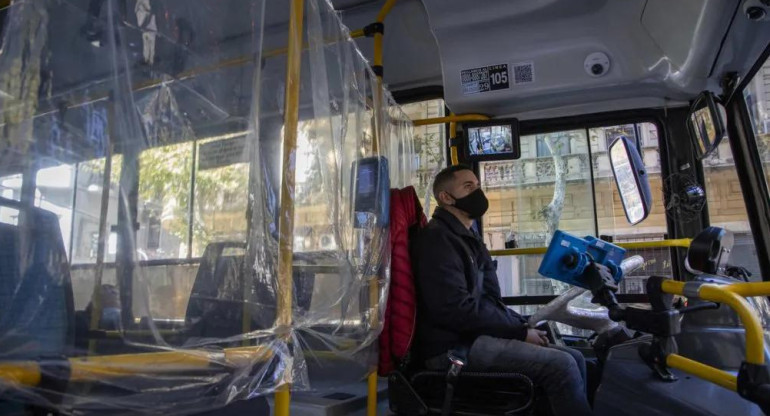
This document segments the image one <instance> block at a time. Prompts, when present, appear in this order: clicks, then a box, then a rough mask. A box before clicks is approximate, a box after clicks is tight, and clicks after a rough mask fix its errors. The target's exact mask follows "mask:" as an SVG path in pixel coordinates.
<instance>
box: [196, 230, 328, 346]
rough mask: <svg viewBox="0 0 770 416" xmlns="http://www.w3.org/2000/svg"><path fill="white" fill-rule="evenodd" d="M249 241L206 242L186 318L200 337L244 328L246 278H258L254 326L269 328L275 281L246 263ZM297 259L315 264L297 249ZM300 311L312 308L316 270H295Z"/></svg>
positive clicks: (273, 310) (225, 335)
mask: <svg viewBox="0 0 770 416" xmlns="http://www.w3.org/2000/svg"><path fill="white" fill-rule="evenodd" d="M245 249H246V243H243V242H219V243H211V244H209V245H208V246H206V250H204V252H203V256H202V257H201V263H200V266H199V268H198V274H197V275H196V277H195V283H194V284H193V289H192V293H191V294H190V301H189V302H188V303H187V312H186V316H185V321H186V324H187V328H188V331H189V332H188V334H189V335H190V336H191V337H199V338H212V339H215V338H228V337H233V336H236V335H238V334H241V333H242V332H243V305H244V293H243V282H244V280H245V279H247V278H249V277H251V278H252V279H254V282H253V288H252V289H253V292H252V294H251V296H252V298H251V299H250V300H249V303H251V304H253V306H254V307H255V308H256V309H257V310H254V311H252V312H251V313H250V315H251V320H252V322H251V327H250V328H251V329H262V328H268V327H270V325H272V324H273V321H274V320H275V313H276V300H275V290H274V288H273V287H272V283H273V282H264V281H260V280H259V279H257V278H255V277H254V274H253V273H252V272H251V271H250V268H249V267H247V266H246V265H245V264H244V257H245V256H244V254H243V252H244V251H245ZM294 261H295V263H303V264H313V263H314V260H313V258H312V256H308V255H303V254H301V253H297V254H295V256H294ZM293 274H294V288H295V297H296V298H295V302H294V304H295V305H296V309H297V310H296V312H297V313H303V312H304V311H307V310H309V309H310V302H311V298H312V294H313V281H314V279H313V274H312V273H306V272H304V271H302V270H301V268H295V270H294V273H293Z"/></svg>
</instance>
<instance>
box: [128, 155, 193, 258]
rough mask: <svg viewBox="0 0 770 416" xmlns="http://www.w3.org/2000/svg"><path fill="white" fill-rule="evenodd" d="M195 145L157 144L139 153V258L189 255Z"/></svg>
mask: <svg viewBox="0 0 770 416" xmlns="http://www.w3.org/2000/svg"><path fill="white" fill-rule="evenodd" d="M192 146H193V143H192V142H187V143H180V144H174V145H170V146H163V147H156V148H152V149H147V150H145V151H143V152H142V154H141V155H140V156H139V203H138V221H139V231H138V232H137V234H136V249H137V256H138V259H139V260H152V259H174V258H185V257H187V252H188V250H189V246H188V244H189V243H188V241H189V240H188V236H189V222H188V221H189V218H188V217H189V203H190V181H191V178H192V175H191V173H192V153H193V147H192Z"/></svg>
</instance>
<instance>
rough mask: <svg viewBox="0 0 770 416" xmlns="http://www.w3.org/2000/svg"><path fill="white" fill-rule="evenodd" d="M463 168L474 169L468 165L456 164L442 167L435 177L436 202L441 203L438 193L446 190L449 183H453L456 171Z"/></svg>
mask: <svg viewBox="0 0 770 416" xmlns="http://www.w3.org/2000/svg"><path fill="white" fill-rule="evenodd" d="M461 170H469V171H471V172H472V171H473V169H471V167H470V166H468V165H454V166H449V167H446V168H444V169H442V170H441V172H439V173H438V175H436V178H435V179H433V197H434V198H436V202H438V203H439V204H441V200H440V199H439V198H438V195H439V194H440V193H441V192H442V191H446V189H447V187H448V186H449V184H450V183H452V181H453V180H454V178H455V172H460V171H461Z"/></svg>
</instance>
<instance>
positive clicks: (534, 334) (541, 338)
mask: <svg viewBox="0 0 770 416" xmlns="http://www.w3.org/2000/svg"><path fill="white" fill-rule="evenodd" d="M547 334H548V333H547V332H545V331H541V330H539V329H533V328H530V329H528V330H527V338H526V339H525V340H524V341H525V342H528V343H530V344H535V345H540V346H543V347H544V346H546V345H548V337H547Z"/></svg>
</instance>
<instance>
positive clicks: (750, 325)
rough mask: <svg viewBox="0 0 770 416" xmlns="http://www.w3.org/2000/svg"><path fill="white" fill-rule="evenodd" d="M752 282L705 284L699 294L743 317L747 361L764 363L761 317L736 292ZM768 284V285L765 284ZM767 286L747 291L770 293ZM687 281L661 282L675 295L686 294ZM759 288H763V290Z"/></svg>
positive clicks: (666, 291)
mask: <svg viewBox="0 0 770 416" xmlns="http://www.w3.org/2000/svg"><path fill="white" fill-rule="evenodd" d="M743 284H748V285H752V284H751V283H737V284H734V285H730V286H718V285H713V284H703V285H701V286H700V287H699V288H698V292H697V296H698V297H699V298H700V299H703V300H708V301H712V302H717V303H724V304H726V305H728V306H730V307H731V308H732V309H733V310H734V311H735V312H736V313H737V314H738V317H739V318H740V319H741V322H742V323H743V327H744V328H745V329H746V361H747V362H749V363H751V364H764V362H765V354H764V338H763V333H762V332H763V331H762V324H761V323H760V321H759V318H758V317H757V315H756V314H755V313H754V311H753V310H752V309H751V306H749V303H748V302H747V301H746V299H744V298H743V297H741V296H740V295H738V294H737V293H736V292H737V291H741V290H740V289H738V287H739V286H740V285H743ZM765 286H766V285H765ZM765 286H762V287H760V286H757V285H756V284H753V286H750V288H749V289H747V290H746V292H755V293H757V296H762V295H767V294H770V291H768V288H767V287H765ZM685 287H686V286H685V283H684V282H678V281H675V280H665V281H663V283H662V284H661V290H663V292H665V293H670V294H673V295H681V296H687V295H685V293H684V291H685ZM759 289H762V290H761V291H760V290H759Z"/></svg>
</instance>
